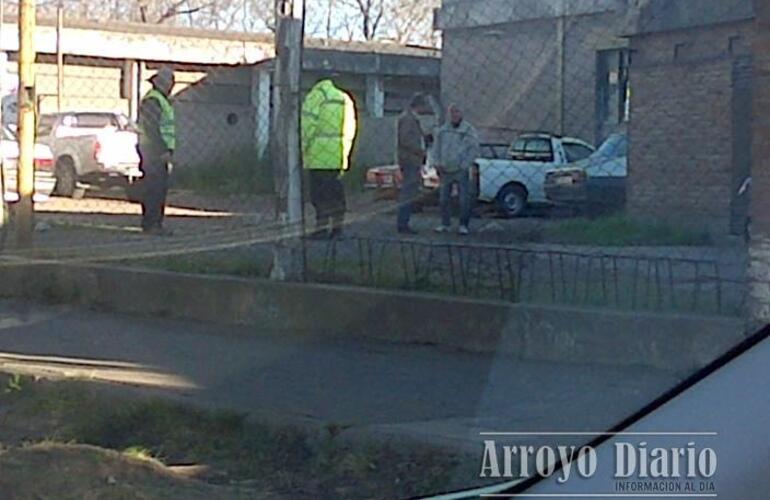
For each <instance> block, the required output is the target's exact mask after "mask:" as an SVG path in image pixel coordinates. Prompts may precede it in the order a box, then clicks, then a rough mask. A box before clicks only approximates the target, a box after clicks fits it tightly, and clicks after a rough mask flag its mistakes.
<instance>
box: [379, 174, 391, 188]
mask: <svg viewBox="0 0 770 500" xmlns="http://www.w3.org/2000/svg"><path fill="white" fill-rule="evenodd" d="M380 183H381V184H382V185H384V186H390V185H392V184H393V176H392V175H383V176H382V177H380Z"/></svg>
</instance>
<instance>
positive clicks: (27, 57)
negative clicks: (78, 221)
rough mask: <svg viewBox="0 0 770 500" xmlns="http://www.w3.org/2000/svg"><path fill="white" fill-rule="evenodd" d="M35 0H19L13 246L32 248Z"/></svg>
mask: <svg viewBox="0 0 770 500" xmlns="http://www.w3.org/2000/svg"><path fill="white" fill-rule="evenodd" d="M34 35H35V0H21V4H20V12H19V95H18V108H19V123H18V129H19V132H18V136H19V165H18V174H17V190H18V193H19V202H18V207H17V212H16V217H17V219H16V220H17V224H16V230H17V232H16V243H17V244H18V245H19V247H21V248H27V247H30V246H32V233H33V230H34V204H33V200H32V195H33V193H34V189H35V165H34V163H35V159H34V149H35V40H34Z"/></svg>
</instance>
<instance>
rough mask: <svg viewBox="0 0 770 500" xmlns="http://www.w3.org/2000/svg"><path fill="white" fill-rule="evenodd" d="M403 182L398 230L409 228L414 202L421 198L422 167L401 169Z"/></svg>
mask: <svg viewBox="0 0 770 500" xmlns="http://www.w3.org/2000/svg"><path fill="white" fill-rule="evenodd" d="M401 175H402V178H403V181H402V183H401V189H400V190H399V192H398V217H397V219H396V225H397V227H398V229H407V228H409V220H410V219H411V218H412V210H413V207H414V202H415V201H417V198H418V197H419V196H420V167H415V166H412V165H404V166H402V167H401Z"/></svg>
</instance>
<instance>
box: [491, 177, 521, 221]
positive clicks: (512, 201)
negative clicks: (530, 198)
mask: <svg viewBox="0 0 770 500" xmlns="http://www.w3.org/2000/svg"><path fill="white" fill-rule="evenodd" d="M497 207H498V209H499V210H500V213H502V214H503V215H504V216H505V217H519V216H521V215H522V214H523V213H524V211H525V210H526V209H527V191H526V190H525V189H524V188H523V187H521V186H519V185H516V184H511V185H508V186H505V187H504V188H503V189H501V190H500V192H499V193H498V194H497Z"/></svg>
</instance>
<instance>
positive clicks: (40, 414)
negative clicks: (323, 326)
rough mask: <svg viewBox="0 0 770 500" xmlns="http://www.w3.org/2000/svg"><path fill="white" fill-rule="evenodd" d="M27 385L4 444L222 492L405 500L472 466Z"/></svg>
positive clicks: (79, 389)
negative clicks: (113, 461) (237, 488)
mask: <svg viewBox="0 0 770 500" xmlns="http://www.w3.org/2000/svg"><path fill="white" fill-rule="evenodd" d="M25 382H26V383H24V384H23V390H21V391H15V392H13V393H4V394H2V395H0V404H2V405H3V406H6V407H8V408H10V410H9V411H8V412H7V413H6V414H5V415H4V417H3V420H4V422H5V424H6V425H3V427H2V428H0V442H2V443H4V444H10V445H11V446H19V445H20V443H14V442H12V441H13V437H12V435H13V434H14V429H15V431H16V432H15V434H16V435H22V436H24V438H23V439H24V441H26V442H30V441H31V442H48V443H52V442H53V443H69V444H70V445H75V444H83V445H92V446H97V447H100V448H105V449H109V450H117V451H118V452H120V453H121V454H122V455H123V456H126V457H127V458H131V459H138V460H139V461H143V462H149V463H152V464H158V465H162V464H166V465H180V464H182V465H190V464H196V465H202V466H205V468H206V471H207V472H206V474H205V477H203V478H202V479H204V480H206V481H207V482H208V483H210V484H214V485H224V484H240V483H243V484H249V488H252V490H253V491H254V492H267V491H269V492H285V493H287V494H288V493H292V494H293V493H294V492H304V493H307V496H302V498H388V499H389V498H405V497H413V496H421V495H426V494H429V493H432V492H435V491H437V490H441V489H444V488H445V487H446V486H447V485H448V484H450V482H451V480H452V475H453V473H456V471H457V470H456V468H457V467H458V466H459V465H461V464H462V465H464V466H468V465H470V463H469V462H465V463H463V458H462V457H459V456H455V455H453V454H450V453H446V452H445V451H443V450H438V449H431V448H430V447H427V446H419V447H399V448H395V447H393V446H388V445H382V444H374V443H368V442H364V443H357V444H351V443H350V442H342V441H341V440H339V439H337V436H338V434H339V433H338V432H336V431H335V430H334V429H336V427H335V426H329V427H328V429H327V430H326V431H325V432H323V433H315V432H313V433H310V432H308V431H305V430H301V429H298V428H294V427H291V426H288V425H284V426H277V425H268V424H263V423H255V422H252V421H249V420H247V419H246V418H245V415H242V414H238V413H233V412H227V411H212V410H200V409H195V408H191V407H188V406H183V405H181V404H177V403H174V402H169V401H166V400H159V399H148V398H143V397H138V396H136V395H134V394H131V395H130V396H129V395H126V394H122V393H120V395H115V394H112V393H108V387H105V386H94V385H89V384H86V383H83V382H46V381H39V382H33V381H31V380H29V381H25ZM9 423H10V424H11V425H9ZM14 424H15V425H14ZM9 440H10V441H11V442H9ZM473 463H474V467H475V460H473ZM473 477H474V476H473V474H471V473H469V474H468V475H467V476H466V478H467V479H468V480H469V481H473ZM158 495H159V496H160V495H161V492H158ZM163 498H167V497H165V496H164V497H163ZM169 498H171V497H169ZM173 498H176V497H173ZM220 498H230V497H229V496H226V495H223V496H221V497H220ZM239 498H240V497H239Z"/></svg>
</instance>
